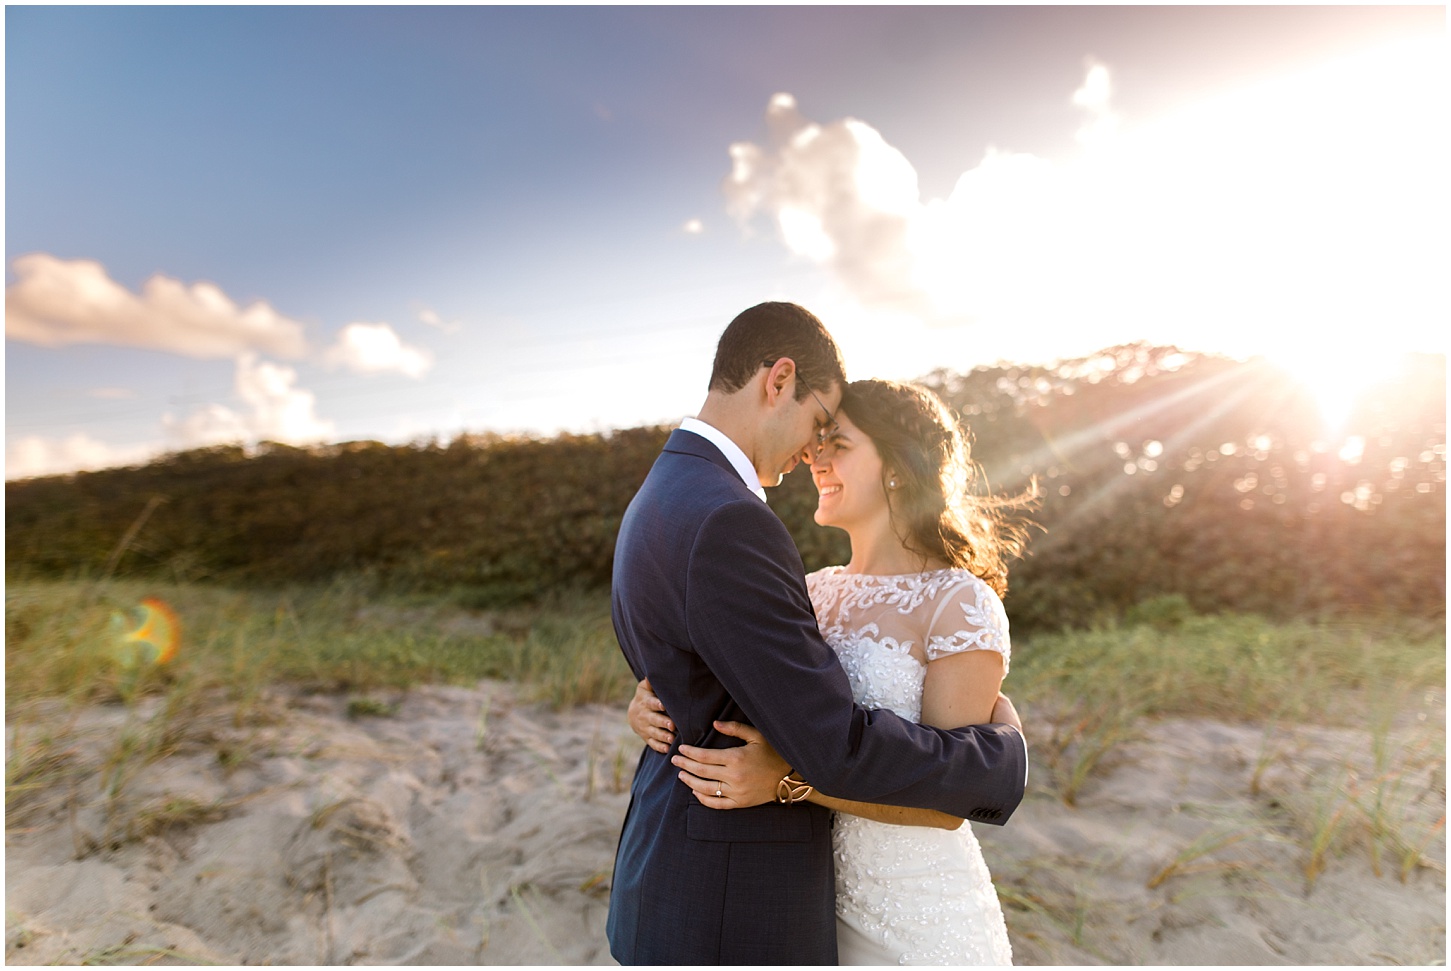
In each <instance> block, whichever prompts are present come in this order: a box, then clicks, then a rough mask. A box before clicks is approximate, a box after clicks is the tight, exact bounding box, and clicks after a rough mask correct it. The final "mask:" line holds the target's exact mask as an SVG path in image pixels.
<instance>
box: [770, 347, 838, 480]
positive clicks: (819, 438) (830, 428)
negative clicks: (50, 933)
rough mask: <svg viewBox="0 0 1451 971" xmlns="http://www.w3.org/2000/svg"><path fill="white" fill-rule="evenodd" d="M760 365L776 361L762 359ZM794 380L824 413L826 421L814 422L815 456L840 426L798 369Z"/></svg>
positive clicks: (813, 454) (773, 365)
mask: <svg viewBox="0 0 1451 971" xmlns="http://www.w3.org/2000/svg"><path fill="white" fill-rule="evenodd" d="M761 366H762V367H775V366H776V362H775V361H763V362H761ZM796 380H798V381H800V382H801V386H802V387H803V388H805V389H806V391H807V393H808V394H810V395H811V397H812V398H813V399H814V400H815V401H816V404H817V405H818V406H820V408H821V411H822V413H823V414H825V415H826V421H824V422H821V421H818V422H817V423H816V448H815V450H814V451H813V453H812V457H813V458H815V457H816V456H818V455H820V454H821V450H822V449H824V448H826V443H827V442H828V441H830V440H831V436H832V435H835V434H836V430H837V429H838V428H840V427H841V426H840V425H839V424H838V423H837V421H836V415H834V414H832V413H831V409H830V408H828V407H826V403H825V402H824V401H822V400H821V398H820V397H819V396H818V395H817V394H816V392H815V391H813V390H812V388H811V385H809V384H807V383H806V381H805V379H804V378H802V377H801V372H800V371H799V370H798V371H797V372H796Z"/></svg>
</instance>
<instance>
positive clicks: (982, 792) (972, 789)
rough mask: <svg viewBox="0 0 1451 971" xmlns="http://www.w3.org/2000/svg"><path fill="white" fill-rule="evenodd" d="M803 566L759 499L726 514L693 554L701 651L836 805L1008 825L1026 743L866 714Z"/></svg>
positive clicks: (1009, 731)
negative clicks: (822, 626) (829, 639)
mask: <svg viewBox="0 0 1451 971" xmlns="http://www.w3.org/2000/svg"><path fill="white" fill-rule="evenodd" d="M800 563H801V560H800V555H799V554H798V553H797V552H796V548H795V546H794V545H793V544H792V543H791V538H790V535H789V534H788V533H787V532H786V529H785V527H784V526H783V525H782V524H781V522H780V520H779V519H777V518H776V516H775V514H774V513H772V512H771V511H770V509H768V508H767V507H766V506H764V505H762V504H761V503H759V502H757V501H755V500H741V501H737V502H731V503H727V504H725V505H723V506H721V507H719V508H717V509H716V510H714V511H713V512H712V513H711V515H710V516H709V517H708V518H707V519H706V520H705V522H704V523H703V524H702V526H701V529H700V532H699V533H698V534H697V537H696V541H695V544H694V548H693V549H692V551H691V555H690V559H689V566H688V567H687V576H686V608H687V609H686V616H687V617H688V618H689V625H690V638H691V643H692V645H693V646H694V648H695V649H696V651H697V652H698V653H699V654H700V656H701V659H702V660H703V661H705V663H706V664H707V665H709V667H710V669H711V671H712V672H713V673H714V674H715V675H716V677H717V678H719V679H720V681H721V683H722V685H723V686H724V687H725V688H726V690H727V691H728V692H730V694H731V696H732V698H733V699H734V700H735V701H736V703H737V704H738V705H739V706H740V708H741V710H742V712H744V713H745V715H746V718H747V719H748V720H749V721H750V722H751V724H753V725H754V726H755V727H756V728H758V729H760V731H761V732H762V733H764V734H765V736H766V737H767V739H769V740H770V742H771V744H772V745H774V746H775V747H776V749H777V751H779V752H780V753H781V755H782V756H783V757H784V758H785V759H786V760H787V761H788V762H789V763H790V764H791V765H792V766H793V767H794V768H795V769H796V770H797V771H799V772H800V773H801V774H802V775H803V776H804V777H805V778H806V779H807V780H808V781H809V782H811V783H812V784H813V785H815V786H816V787H817V788H818V789H820V790H821V791H822V792H824V793H826V794H828V795H832V796H836V797H838V798H843V799H854V800H858V801H862V802H879V803H887V804H891V805H901V806H914V807H918V808H926V809H938V810H941V811H943V812H947V813H951V814H952V815H955V816H960V817H963V818H968V819H974V820H979V821H983V822H990V823H999V824H1000V823H1002V822H1005V821H1006V820H1007V818H1008V816H1009V815H1011V813H1012V811H1013V810H1014V809H1015V808H1016V807H1017V805H1018V803H1019V802H1020V801H1021V800H1022V797H1023V783H1024V779H1025V777H1026V771H1027V751H1026V748H1025V746H1024V743H1023V739H1022V736H1021V735H1019V734H1018V733H1017V731H1015V730H1014V729H1013V728H1011V727H1009V726H1006V725H986V726H985V725H975V726H970V727H968V728H963V729H956V730H953V731H946V730H943V729H936V728H930V727H928V726H924V725H918V724H915V723H913V722H909V721H906V720H905V719H902V718H899V717H897V716H896V715H894V714H892V713H891V712H887V711H871V710H867V709H864V708H861V707H859V706H857V705H855V704H854V703H853V702H852V697H851V689H850V686H849V684H848V683H847V679H846V675H845V673H844V672H843V671H842V670H841V666H840V664H839V663H838V662H837V660H836V656H835V654H833V653H832V651H831V648H829V647H828V646H827V645H826V642H825V641H824V640H823V639H822V637H821V633H820V631H819V630H818V629H817V626H816V617H815V615H814V614H813V612H812V609H811V602H810V600H809V599H808V597H807V594H806V586H805V583H804V581H803V579H802V576H801V568H800Z"/></svg>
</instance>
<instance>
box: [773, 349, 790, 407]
mask: <svg viewBox="0 0 1451 971" xmlns="http://www.w3.org/2000/svg"><path fill="white" fill-rule="evenodd" d="M788 387H790V388H791V389H792V390H793V391H794V390H795V387H796V362H795V361H793V360H791V358H789V357H781V358H777V359H776V363H775V364H772V365H771V368H770V370H768V371H767V372H766V403H767V404H768V405H773V406H774V405H775V404H776V402H777V401H778V400H780V398H781V395H782V394H784V393H785V392H786V389H787V388H788ZM793 397H794V396H793Z"/></svg>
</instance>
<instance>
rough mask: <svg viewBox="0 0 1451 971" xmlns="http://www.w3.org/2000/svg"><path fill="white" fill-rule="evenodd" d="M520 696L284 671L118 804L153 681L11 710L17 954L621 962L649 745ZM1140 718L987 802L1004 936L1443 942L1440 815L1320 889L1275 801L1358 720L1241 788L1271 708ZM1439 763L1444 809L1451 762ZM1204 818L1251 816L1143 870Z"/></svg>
mask: <svg viewBox="0 0 1451 971" xmlns="http://www.w3.org/2000/svg"><path fill="white" fill-rule="evenodd" d="M514 697H515V695H514V691H513V689H512V688H510V687H509V686H507V685H502V684H498V683H485V684H482V685H480V686H479V687H478V688H477V689H461V688H440V687H425V688H418V689H415V690H413V691H411V692H409V693H408V694H407V695H406V696H402V697H401V704H400V705H399V707H398V709H397V711H396V712H395V713H394V714H392V715H389V716H381V717H359V718H349V717H348V716H347V714H346V699H343V698H338V697H321V696H291V695H278V696H276V697H273V698H271V699H267V700H264V701H263V702H261V703H259V704H258V705H256V706H254V707H253V708H252V709H251V710H250V716H251V717H250V718H249V719H247V720H246V721H245V723H244V724H242V725H240V726H239V725H237V724H236V723H235V719H234V717H233V714H232V713H231V712H230V711H222V710H217V711H214V712H210V713H207V714H204V715H201V716H199V717H196V718H195V719H193V720H191V721H189V722H187V723H186V724H187V728H186V733H185V738H184V739H183V740H182V742H181V744H180V747H179V748H178V750H177V751H175V752H174V753H173V754H170V755H168V756H166V757H165V758H163V759H161V760H159V761H157V762H154V763H152V764H150V765H148V766H145V767H144V768H142V769H140V770H139V771H135V772H133V773H132V774H131V775H130V776H129V777H127V778H123V779H121V780H120V784H119V786H118V787H117V789H116V793H117V794H116V795H115V797H114V799H112V800H110V803H109V806H108V800H107V795H106V791H105V789H104V788H103V784H102V776H101V772H100V768H101V766H102V764H103V763H104V761H105V759H106V756H107V754H108V753H109V752H112V751H114V749H115V746H116V744H117V739H118V738H119V737H120V734H121V731H122V728H123V726H125V725H126V724H127V723H128V718H129V719H130V721H131V723H133V724H135V723H140V722H142V721H144V720H145V719H146V718H147V717H148V716H154V703H153V708H143V709H140V710H138V711H137V712H133V713H130V714H129V715H128V713H127V712H126V711H125V709H123V708H121V707H119V706H115V707H102V708H94V709H89V710H86V711H84V712H82V713H80V715H78V716H77V715H74V714H73V715H69V716H67V715H66V713H65V712H63V711H62V710H60V709H59V708H52V709H48V710H47V709H45V708H32V709H28V710H22V711H12V712H11V713H10V716H9V724H8V728H9V729H10V731H9V733H8V734H7V754H9V752H10V751H11V750H14V749H17V748H18V749H21V750H23V749H25V748H26V747H27V746H29V745H31V744H33V743H34V742H35V740H36V739H38V738H40V737H41V736H42V734H43V733H42V730H41V727H40V726H45V725H49V730H50V731H51V732H52V733H53V734H55V735H56V736H57V737H58V738H59V739H60V748H62V749H65V750H69V751H71V753H72V757H71V758H70V759H69V760H68V761H67V762H65V763H64V764H63V765H61V766H60V767H59V768H60V772H59V773H58V775H57V777H56V778H55V779H54V781H53V782H52V783H51V784H50V785H49V786H48V787H47V788H45V789H42V790H37V791H35V792H32V793H27V794H25V795H22V796H20V797H18V798H15V799H14V800H12V804H11V805H7V837H6V858H5V883H6V959H7V962H8V963H11V964H46V963H65V964H75V963H80V962H82V961H86V960H91V961H98V960H102V961H108V962H111V963H174V964H194V963H200V962H217V963H224V964H263V963H272V964H349V963H353V964H556V963H562V964H609V963H612V962H611V960H610V957H609V952H608V947H607V945H606V943H605V940H604V923H605V910H606V904H607V893H608V886H609V875H610V867H611V864H612V860H613V856H614V849H615V842H616V839H617V836H618V832H619V825H620V821H621V819H622V817H623V815H624V811H625V806H626V804H627V801H628V786H629V780H630V777H631V775H632V774H633V771H634V764H635V759H636V756H637V754H638V751H639V745H638V743H637V742H636V740H635V738H634V736H633V735H630V734H629V731H628V729H627V727H626V726H625V724H624V718H623V712H622V710H620V709H612V708H607V707H603V706H590V707H585V708H580V709H576V710H572V711H566V712H559V713H555V712H550V711H548V710H546V709H543V708H540V707H537V706H527V705H521V704H517V703H516V702H515V701H514ZM394 700H398V699H394ZM152 724H155V722H153V723H152ZM17 728H18V730H19V732H20V733H21V734H20V736H19V738H18V739H17V738H16V737H15V732H16V731H17ZM1150 731H1151V732H1152V737H1151V738H1150V739H1148V740H1146V741H1143V742H1138V743H1134V744H1131V745H1129V746H1128V747H1127V748H1126V749H1125V750H1124V752H1123V753H1122V755H1121V756H1120V757H1119V758H1117V759H1116V760H1115V764H1114V765H1112V766H1111V767H1110V768H1109V769H1108V771H1107V772H1106V773H1105V774H1103V775H1102V776H1100V777H1098V778H1096V779H1094V780H1093V781H1091V782H1090V783H1089V784H1088V785H1087V786H1086V787H1085V789H1084V791H1083V794H1082V796H1081V798H1080V799H1079V804H1078V806H1077V807H1075V808H1069V807H1066V806H1064V805H1063V804H1062V803H1061V802H1059V801H1058V800H1056V799H1054V798H1052V797H1051V796H1049V795H1047V794H1043V793H1038V792H1034V794H1032V795H1031V796H1030V798H1029V799H1028V801H1027V802H1026V803H1025V804H1024V805H1023V807H1022V808H1021V809H1020V810H1019V811H1018V813H1017V814H1016V815H1015V816H1014V818H1013V819H1012V820H1011V822H1010V823H1009V825H1008V826H1007V827H1005V828H997V827H989V826H980V827H977V829H976V832H977V833H978V835H979V838H980V839H981V841H982V843H983V845H984V849H985V852H986V853H987V854H988V860H989V864H990V865H991V866H992V869H993V871H994V874H995V875H996V877H997V878H998V880H999V885H1000V887H1001V888H1002V891H1003V894H1004V896H1005V900H1006V901H1007V903H1008V908H1007V909H1008V920H1009V928H1010V932H1011V934H1012V937H1013V946H1014V949H1015V954H1016V957H1017V960H1018V962H1019V963H1024V964H1028V963H1040V964H1041V963H1059V964H1063V963H1067V964H1101V963H1151V964H1189V965H1200V964H1382V963H1383V964H1424V963H1439V962H1444V959H1445V953H1446V951H1445V942H1446V933H1445V916H1446V883H1445V871H1444V861H1445V842H1444V831H1442V832H1441V833H1440V834H1439V835H1438V836H1437V837H1436V838H1435V841H1434V842H1433V844H1432V845H1431V846H1430V847H1429V848H1428V850H1427V855H1428V856H1429V857H1430V858H1431V859H1432V861H1433V862H1435V863H1436V864H1437V865H1436V866H1421V867H1417V868H1416V869H1415V870H1414V871H1413V872H1412V873H1411V875H1410V877H1409V878H1408V880H1407V881H1406V882H1404V883H1403V882H1401V880H1400V878H1399V871H1398V862H1397V861H1395V860H1387V861H1383V864H1382V875H1381V876H1376V875H1375V874H1374V873H1373V872H1372V869H1371V864H1370V857H1369V855H1368V854H1367V853H1366V852H1365V851H1364V850H1363V849H1356V850H1354V851H1352V852H1350V853H1348V854H1346V855H1345V856H1343V857H1340V858H1334V859H1331V860H1330V862H1329V866H1328V869H1327V870H1326V872H1325V873H1324V874H1323V875H1321V876H1320V878H1319V879H1318V881H1317V882H1315V883H1314V885H1313V887H1312V888H1311V889H1309V890H1308V892H1307V890H1306V881H1305V879H1304V875H1303V873H1302V872H1301V866H1302V864H1303V860H1304V859H1305V851H1304V849H1303V847H1302V846H1299V845H1296V844H1295V843H1294V842H1293V841H1292V840H1293V839H1295V838H1297V837H1294V828H1293V826H1291V825H1290V824H1289V823H1288V822H1287V819H1288V815H1287V814H1286V813H1285V812H1282V811H1281V810H1279V809H1277V808H1276V803H1279V804H1280V805H1283V806H1288V805H1291V804H1293V803H1294V800H1295V799H1297V798H1308V795H1307V794H1308V793H1310V792H1312V791H1314V790H1315V787H1316V785H1317V784H1318V783H1317V780H1322V779H1329V778H1331V776H1332V775H1333V772H1334V771H1336V770H1337V767H1338V766H1339V765H1340V763H1341V756H1340V754H1339V752H1340V751H1341V750H1342V749H1343V748H1344V747H1345V746H1346V744H1347V740H1348V742H1349V744H1350V747H1351V748H1352V749H1355V750H1357V751H1360V750H1367V744H1366V741H1365V737H1364V736H1362V735H1359V734H1357V733H1344V732H1341V733H1336V732H1333V731H1329V730H1311V729H1302V730H1297V731H1296V732H1294V733H1287V734H1285V735H1282V736H1277V737H1276V738H1275V739H1273V742H1274V745H1275V746H1277V747H1278V748H1276V749H1275V750H1276V751H1278V750H1280V749H1283V750H1284V752H1285V753H1286V755H1285V757H1284V758H1283V759H1281V760H1278V761H1275V762H1274V763H1273V764H1272V765H1271V767H1270V768H1269V770H1268V771H1266V772H1265V773H1264V775H1263V779H1262V791H1261V793H1260V794H1259V795H1258V796H1252V795H1250V792H1249V782H1250V779H1251V777H1252V775H1253V773H1254V770H1255V765H1256V762H1257V760H1258V759H1259V755H1260V753H1261V751H1262V750H1263V746H1264V739H1265V733H1264V732H1263V731H1262V730H1260V729H1255V728H1242V727H1235V726H1226V725H1221V724H1217V723H1213V722H1206V721H1184V720H1180V721H1164V722H1159V723H1157V724H1154V725H1152V726H1150ZM1030 734H1031V725H1030ZM133 764H134V763H133ZM1434 774H1435V773H1434V772H1433V773H1432V775H1434ZM1416 784H1419V782H1417V783H1416ZM1407 785H1409V783H1407ZM1427 785H1428V786H1429V787H1430V788H1431V790H1432V791H1433V795H1434V798H1435V799H1439V800H1440V805H1439V808H1438V809H1437V811H1444V800H1445V781H1444V773H1442V774H1441V775H1440V776H1439V779H1437V778H1431V779H1429V780H1428V782H1427ZM1437 785H1439V793H1438V794H1436V793H1435V790H1436V787H1437ZM1403 789H1404V791H1405V792H1409V791H1410V789H1409V788H1406V787H1403ZM1398 791H1401V790H1398ZM168 815H169V817H170V818H171V819H172V821H171V822H170V823H169V824H168V823H167V822H166V819H167V817H168ZM1219 832H1225V833H1229V834H1231V835H1233V834H1235V833H1239V834H1241V835H1240V837H1239V838H1238V839H1231V840H1230V841H1229V842H1228V844H1227V845H1226V846H1224V847H1223V848H1221V849H1219V850H1217V851H1216V852H1214V853H1212V854H1208V855H1206V856H1203V857H1199V858H1196V859H1195V860H1193V861H1192V862H1193V863H1194V864H1197V865H1200V866H1201V867H1204V868H1203V869H1202V870H1201V871H1199V872H1188V873H1184V874H1181V875H1176V876H1173V877H1171V878H1169V879H1167V880H1165V881H1164V882H1163V883H1161V884H1160V885H1159V886H1157V887H1156V888H1154V889H1149V888H1148V887H1147V886H1146V884H1147V883H1148V881H1149V880H1150V879H1151V878H1152V877H1153V876H1154V875H1155V874H1156V873H1158V872H1159V871H1161V870H1162V869H1163V868H1164V867H1165V866H1166V865H1167V864H1169V863H1170V862H1171V861H1172V860H1174V858H1175V857H1176V855H1177V854H1180V853H1181V851H1183V850H1184V849H1185V848H1186V847H1187V846H1189V845H1191V844H1192V843H1193V842H1194V841H1195V839H1196V838H1199V837H1201V836H1203V835H1204V834H1205V833H1219Z"/></svg>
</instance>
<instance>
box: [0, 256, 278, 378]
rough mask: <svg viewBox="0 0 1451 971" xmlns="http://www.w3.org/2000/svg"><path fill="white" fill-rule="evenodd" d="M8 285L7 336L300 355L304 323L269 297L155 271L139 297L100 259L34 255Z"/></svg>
mask: <svg viewBox="0 0 1451 971" xmlns="http://www.w3.org/2000/svg"><path fill="white" fill-rule="evenodd" d="M11 267H12V269H13V270H14V272H15V276H16V281H15V282H14V283H13V284H11V285H10V286H8V287H6V289H5V336H6V337H8V338H12V339H14V340H21V341H26V342H28V343H32V344H40V345H42V346H45V347H59V346H63V345H66V344H79V343H92V344H119V345H125V346H131V347H144V348H150V349H153V350H161V351H169V352H171V353H174V354H183V355H186V356H188V357H198V358H225V357H233V356H236V355H238V354H241V353H244V352H246V351H251V350H256V351H262V352H265V353H268V354H274V355H277V356H279V357H299V356H301V355H302V354H303V353H304V351H305V349H306V346H305V342H304V340H303V333H302V325H301V324H299V323H298V322H297V321H295V320H290V319H288V318H287V317H284V316H282V315H281V314H279V313H277V312H276V311H275V310H273V309H272V308H271V307H270V306H268V305H267V304H266V303H264V302H263V301H260V300H258V301H255V302H253V303H251V304H249V305H248V306H246V307H239V306H238V305H237V304H236V302H234V301H233V300H232V299H231V298H230V297H228V296H227V295H226V294H225V293H223V292H222V290H221V289H220V288H219V287H217V286H216V285H215V284H212V283H207V282H198V283H193V284H191V285H190V286H188V285H186V284H184V283H182V282H181V281H179V280H174V279H171V278H170V277H165V276H161V275H159V274H158V275H156V276H153V277H151V278H150V279H149V280H147V281H146V282H145V283H144V284H143V285H142V287H141V293H140V294H139V295H138V294H134V293H132V292H131V291H129V290H127V289H126V288H125V287H123V286H121V285H120V284H118V283H116V282H115V281H114V280H112V279H111V278H110V277H109V276H108V275H107V273H106V269H105V267H103V266H102V265H101V264H100V263H97V262H95V261H94V260H62V259H58V258H56V257H54V256H51V255H49V254H48V253H30V254H27V255H25V256H20V257H17V258H16V259H15V261H14V262H13V263H12V264H11Z"/></svg>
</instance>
